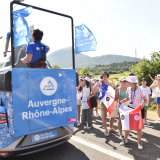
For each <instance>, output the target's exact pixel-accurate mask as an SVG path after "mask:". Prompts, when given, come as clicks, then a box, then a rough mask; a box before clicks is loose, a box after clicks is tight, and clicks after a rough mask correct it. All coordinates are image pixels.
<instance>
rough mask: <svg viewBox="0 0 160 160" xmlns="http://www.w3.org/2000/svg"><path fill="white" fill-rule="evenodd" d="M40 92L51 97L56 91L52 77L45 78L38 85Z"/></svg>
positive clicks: (55, 83) (55, 84)
mask: <svg viewBox="0 0 160 160" xmlns="http://www.w3.org/2000/svg"><path fill="white" fill-rule="evenodd" d="M40 89H41V92H42V93H43V94H44V95H46V96H51V95H53V94H54V93H55V92H56V91H57V82H56V80H55V79H54V78H52V77H45V78H44V79H43V80H42V81H41V84H40Z"/></svg>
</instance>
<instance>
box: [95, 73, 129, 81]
mask: <svg viewBox="0 0 160 160" xmlns="http://www.w3.org/2000/svg"><path fill="white" fill-rule="evenodd" d="M129 73H130V72H123V73H120V74H110V75H109V79H108V80H109V81H111V80H110V78H113V82H114V83H115V82H116V79H115V78H116V77H117V78H118V80H119V79H120V78H121V77H128V76H129ZM100 77H101V75H95V78H100Z"/></svg>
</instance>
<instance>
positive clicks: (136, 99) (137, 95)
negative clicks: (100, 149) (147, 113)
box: [120, 76, 147, 149]
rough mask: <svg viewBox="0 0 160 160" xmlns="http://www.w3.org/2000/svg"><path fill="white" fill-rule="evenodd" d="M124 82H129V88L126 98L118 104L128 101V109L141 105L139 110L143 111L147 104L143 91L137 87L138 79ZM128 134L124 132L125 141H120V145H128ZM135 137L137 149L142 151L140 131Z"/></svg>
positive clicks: (129, 78)
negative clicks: (136, 137)
mask: <svg viewBox="0 0 160 160" xmlns="http://www.w3.org/2000/svg"><path fill="white" fill-rule="evenodd" d="M126 80H127V81H128V82H129V86H130V87H128V88H127V98H125V99H123V100H122V101H120V103H124V102H127V101H129V106H130V107H132V108H137V107H138V106H139V105H141V109H143V108H144V106H145V104H146V103H147V98H146V96H145V92H144V90H143V89H142V88H140V87H139V86H138V85H137V84H138V78H137V77H136V76H129V77H127V78H126ZM128 134H129V131H125V139H124V140H122V142H121V143H120V145H125V144H127V143H128V140H127V137H128ZM137 136H138V149H143V146H142V143H141V138H142V129H139V130H137Z"/></svg>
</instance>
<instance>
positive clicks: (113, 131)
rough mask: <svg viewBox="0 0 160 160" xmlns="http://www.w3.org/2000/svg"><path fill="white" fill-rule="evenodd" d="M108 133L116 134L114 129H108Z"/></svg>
mask: <svg viewBox="0 0 160 160" xmlns="http://www.w3.org/2000/svg"><path fill="white" fill-rule="evenodd" d="M109 133H118V131H116V130H115V129H114V128H110V130H109Z"/></svg>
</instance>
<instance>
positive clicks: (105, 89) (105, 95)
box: [99, 82, 115, 115]
mask: <svg viewBox="0 0 160 160" xmlns="http://www.w3.org/2000/svg"><path fill="white" fill-rule="evenodd" d="M114 98H115V90H114V89H113V88H112V87H110V86H108V85H106V84H104V82H102V85H101V91H100V95H99V99H100V100H101V102H103V103H104V105H105V106H106V107H107V109H108V112H109V115H111V113H112V109H113V105H114Z"/></svg>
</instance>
